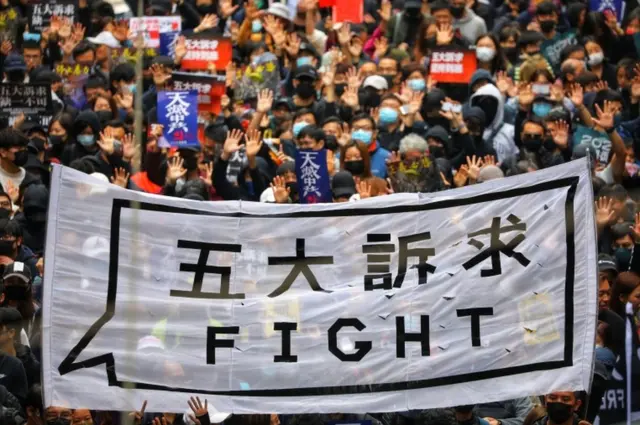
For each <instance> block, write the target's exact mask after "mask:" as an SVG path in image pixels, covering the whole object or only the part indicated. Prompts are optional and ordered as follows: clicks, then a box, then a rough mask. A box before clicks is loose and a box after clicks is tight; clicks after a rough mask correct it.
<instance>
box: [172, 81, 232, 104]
mask: <svg viewBox="0 0 640 425" xmlns="http://www.w3.org/2000/svg"><path fill="white" fill-rule="evenodd" d="M171 81H172V82H173V88H174V90H186V91H191V90H195V91H197V92H198V112H213V113H216V114H219V113H220V112H221V111H222V105H221V99H222V96H223V95H224V94H225V92H226V86H225V77H224V76H223V75H211V74H205V73H193V72H173V73H172V74H171Z"/></svg>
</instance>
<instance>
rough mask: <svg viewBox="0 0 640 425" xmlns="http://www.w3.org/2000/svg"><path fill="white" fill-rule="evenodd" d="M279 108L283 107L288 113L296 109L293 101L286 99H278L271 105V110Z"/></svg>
mask: <svg viewBox="0 0 640 425" xmlns="http://www.w3.org/2000/svg"><path fill="white" fill-rule="evenodd" d="M281 106H285V107H286V108H287V109H288V110H289V112H291V111H293V110H295V109H296V107H295V105H294V104H293V101H292V100H291V99H290V98H288V97H280V98H278V99H276V101H275V102H274V103H273V109H277V108H279V107H281Z"/></svg>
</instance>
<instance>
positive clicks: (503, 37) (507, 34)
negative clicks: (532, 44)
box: [498, 26, 520, 47]
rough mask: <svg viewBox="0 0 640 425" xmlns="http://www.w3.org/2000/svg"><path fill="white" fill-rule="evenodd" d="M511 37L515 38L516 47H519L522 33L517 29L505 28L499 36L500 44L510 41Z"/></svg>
mask: <svg viewBox="0 0 640 425" xmlns="http://www.w3.org/2000/svg"><path fill="white" fill-rule="evenodd" d="M511 37H513V38H514V40H515V42H516V47H518V39H519V38H520V31H519V30H518V29H517V28H514V27H510V26H505V27H503V28H502V29H501V30H500V34H499V35H498V39H499V41H500V43H502V42H503V41H507V40H509V39H510V38H511Z"/></svg>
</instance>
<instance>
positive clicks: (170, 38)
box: [159, 31, 180, 59]
mask: <svg viewBox="0 0 640 425" xmlns="http://www.w3.org/2000/svg"><path fill="white" fill-rule="evenodd" d="M179 36H180V32H179V31H171V32H163V33H160V51H159V53H160V55H161V56H169V57H170V58H172V59H174V58H175V55H176V53H175V51H176V42H177V41H178V37H179Z"/></svg>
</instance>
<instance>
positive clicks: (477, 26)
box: [453, 8, 487, 45]
mask: <svg viewBox="0 0 640 425" xmlns="http://www.w3.org/2000/svg"><path fill="white" fill-rule="evenodd" d="M453 29H454V30H459V31H460V34H462V37H463V38H464V39H465V40H466V41H468V42H469V44H471V45H475V44H476V40H477V39H478V37H480V36H481V35H482V34H486V33H487V25H486V24H485V23H484V19H482V18H481V17H479V16H478V15H476V14H475V13H474V12H473V10H471V9H469V8H466V13H465V14H464V16H463V17H462V18H460V19H454V20H453Z"/></svg>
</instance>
